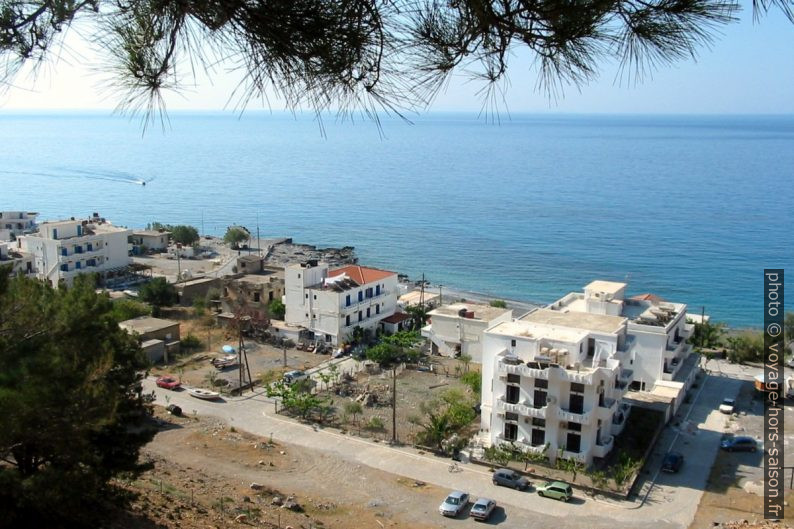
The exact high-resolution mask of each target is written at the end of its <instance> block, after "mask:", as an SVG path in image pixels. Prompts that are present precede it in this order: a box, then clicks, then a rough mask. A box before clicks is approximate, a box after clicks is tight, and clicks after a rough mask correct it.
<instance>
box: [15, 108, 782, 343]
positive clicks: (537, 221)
mask: <svg viewBox="0 0 794 529" xmlns="http://www.w3.org/2000/svg"><path fill="white" fill-rule="evenodd" d="M792 175H794V116H790V115H789V116H753V115H740V116H738V115H737V116H688V115H687V116H666V115H564V114H536V115H521V114H518V115H516V114H512V115H502V116H499V119H498V120H495V121H494V120H491V119H485V118H483V117H482V116H478V115H477V114H466V113H429V114H426V115H421V116H415V117H414V116H410V117H409V118H408V119H402V118H397V117H383V118H381V119H380V121H379V122H374V121H373V120H370V119H367V118H361V117H359V116H354V117H353V119H350V118H348V119H342V120H340V119H337V118H336V117H334V116H324V117H322V119H319V120H318V119H317V118H316V116H315V115H313V114H311V113H308V114H289V113H276V112H274V113H270V112H257V111H246V112H244V113H242V114H235V113H230V112H218V113H187V112H171V113H169V114H168V117H167V119H166V120H165V121H164V122H162V123H161V122H157V123H156V124H155V126H150V127H149V128H146V129H144V128H143V126H142V124H141V122H140V120H138V119H137V118H135V119H130V118H128V117H122V116H117V115H113V114H112V113H110V112H90V113H75V112H71V113H68V112H64V113H41V112H39V113H25V112H3V113H2V114H0V210H30V211H37V212H39V213H40V219H62V218H68V217H72V216H74V217H85V216H88V215H90V214H91V213H93V212H98V213H99V214H100V215H102V216H104V217H106V218H107V219H109V220H111V221H112V222H113V223H115V224H119V225H125V226H129V227H133V228H142V227H145V226H146V225H147V223H150V222H153V221H159V222H163V223H171V224H176V223H188V224H192V225H194V226H196V227H197V228H199V229H200V230H201V231H202V232H203V233H204V234H213V235H222V234H223V233H224V232H225V230H226V227H227V226H229V225H235V224H240V225H244V226H247V227H248V228H249V229H251V231H252V232H254V233H255V232H256V230H257V229H258V230H259V233H260V234H261V236H262V238H265V237H269V236H273V237H277V236H288V237H292V238H293V239H294V240H295V241H296V242H305V243H310V244H316V245H319V246H344V245H350V246H354V247H355V248H356V252H357V255H358V256H359V259H360V262H361V263H362V264H367V265H371V266H375V267H382V268H386V269H390V270H394V271H398V272H402V273H406V274H408V275H409V276H411V277H412V278H418V277H420V276H421V275H422V274H424V276H425V277H426V278H427V279H428V280H429V281H431V282H432V283H434V284H442V285H446V286H448V287H450V288H455V289H461V290H467V291H473V292H479V293H483V294H485V295H488V296H493V297H494V298H505V299H514V300H520V301H528V302H538V303H548V302H551V301H554V300H555V299H557V298H559V297H561V296H562V295H564V294H565V293H567V292H569V291H580V290H581V289H582V287H583V286H584V285H585V284H587V283H588V282H590V281H591V280H593V279H596V278H600V279H608V280H616V281H626V282H628V283H629V287H628V290H629V293H630V294H643V293H653V294H656V295H658V296H660V297H662V298H664V299H666V300H670V301H677V302H684V303H687V304H688V305H689V310H690V311H691V312H696V313H700V312H701V311H705V312H706V313H707V314H708V315H710V316H711V317H712V318H713V319H714V320H719V321H724V322H726V323H727V324H729V325H731V326H734V327H751V326H759V325H761V324H762V322H763V312H762V301H763V291H762V286H763V271H764V269H765V268H783V269H787V270H788V271H789V274H790V275H792V277H794V229H793V227H794V193H792V191H794V183H793V182H792ZM144 182H145V184H146V185H142V184H143V183H144ZM788 283H789V284H791V281H789V282H788ZM788 299H789V300H794V289H792V291H791V293H790V295H789V296H788ZM786 305H787V307H788V308H789V309H791V307H792V303H791V302H788V303H787V304H786Z"/></svg>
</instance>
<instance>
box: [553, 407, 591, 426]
mask: <svg viewBox="0 0 794 529" xmlns="http://www.w3.org/2000/svg"><path fill="white" fill-rule="evenodd" d="M557 417H559V418H560V420H562V421H567V422H575V423H579V424H590V421H591V420H592V418H593V413H592V412H590V411H588V412H583V413H575V412H571V411H568V410H563V409H559V410H557Z"/></svg>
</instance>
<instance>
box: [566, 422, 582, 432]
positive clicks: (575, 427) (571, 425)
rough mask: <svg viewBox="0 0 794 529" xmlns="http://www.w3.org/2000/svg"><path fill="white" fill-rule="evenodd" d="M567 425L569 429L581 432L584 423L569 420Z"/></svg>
mask: <svg viewBox="0 0 794 529" xmlns="http://www.w3.org/2000/svg"><path fill="white" fill-rule="evenodd" d="M566 427H567V429H568V430H570V431H572V432H581V431H582V425H581V424H579V423H578V422H569V423H568V424H567V425H566Z"/></svg>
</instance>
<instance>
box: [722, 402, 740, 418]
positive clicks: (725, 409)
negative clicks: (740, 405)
mask: <svg viewBox="0 0 794 529" xmlns="http://www.w3.org/2000/svg"><path fill="white" fill-rule="evenodd" d="M735 405H736V400H735V399H723V400H722V404H720V411H721V412H722V413H727V414H728V415H730V414H731V413H733V408H734V406H735Z"/></svg>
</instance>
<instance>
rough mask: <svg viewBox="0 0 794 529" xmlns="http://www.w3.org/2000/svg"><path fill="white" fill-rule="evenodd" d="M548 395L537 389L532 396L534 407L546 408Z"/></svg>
mask: <svg viewBox="0 0 794 529" xmlns="http://www.w3.org/2000/svg"><path fill="white" fill-rule="evenodd" d="M547 395H548V394H547V393H546V392H545V391H543V390H542V389H536V390H535V393H534V394H533V396H532V401H533V406H534V407H535V408H543V407H544V406H546V397H547Z"/></svg>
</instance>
